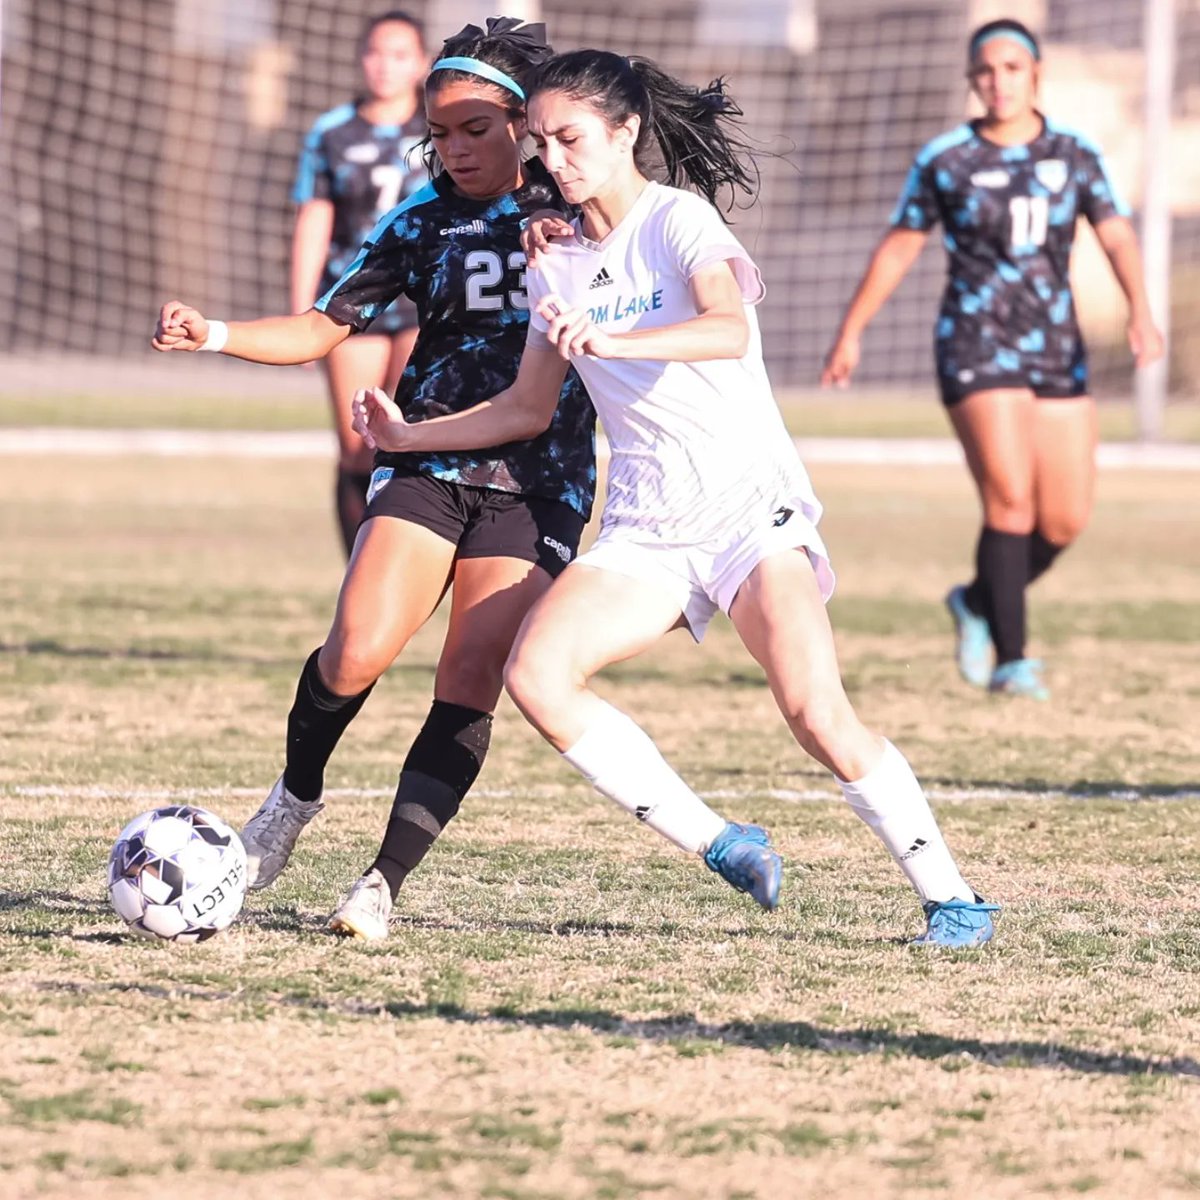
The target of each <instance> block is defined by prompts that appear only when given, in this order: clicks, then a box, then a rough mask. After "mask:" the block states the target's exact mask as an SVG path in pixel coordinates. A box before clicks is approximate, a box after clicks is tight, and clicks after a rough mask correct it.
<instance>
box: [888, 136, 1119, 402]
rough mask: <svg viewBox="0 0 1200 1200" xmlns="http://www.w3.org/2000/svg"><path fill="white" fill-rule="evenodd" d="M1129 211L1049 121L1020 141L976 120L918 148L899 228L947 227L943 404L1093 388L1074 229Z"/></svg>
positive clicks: (1086, 145) (941, 324)
mask: <svg viewBox="0 0 1200 1200" xmlns="http://www.w3.org/2000/svg"><path fill="white" fill-rule="evenodd" d="M1128 215H1129V210H1128V209H1127V208H1126V207H1125V205H1124V204H1122V202H1121V201H1120V200H1119V199H1118V197H1117V193H1116V191H1115V189H1114V187H1113V185H1112V182H1111V181H1110V179H1109V176H1108V172H1107V170H1106V169H1105V165H1104V158H1103V155H1102V154H1101V152H1100V150H1099V149H1098V148H1097V147H1096V146H1095V144H1094V143H1092V142H1090V141H1089V140H1088V139H1087V138H1085V137H1084V136H1083V135H1082V134H1079V133H1076V132H1073V131H1072V130H1069V129H1065V128H1063V127H1062V126H1060V125H1056V124H1055V123H1054V122H1053V121H1050V120H1048V119H1045V118H1043V128H1042V131H1041V133H1040V134H1038V136H1037V137H1035V138H1034V139H1033V141H1031V142H1027V143H1024V144H1022V145H1017V146H1000V145H997V144H996V143H994V142H990V141H988V140H987V139H986V138H984V137H983V136H981V134H980V133H979V132H978V130H977V128H976V127H975V125H973V124H969V123H968V124H963V125H960V126H958V128H956V129H953V130H951V131H950V132H949V133H946V134H943V135H942V136H941V137H938V138H935V139H934V140H933V141H932V142H930V143H929V144H928V145H927V146H925V147H924V149H922V150H921V152H920V153H919V154H918V155H917V158H916V161H915V162H914V163H913V166H912V169H911V170H910V171H909V174H908V180H907V182H906V184H905V187H904V191H903V193H902V194H901V196H900V200H899V202H898V203H897V205H896V209H895V211H894V212H893V214H892V219H891V224H892V226H893V227H894V228H898V229H915V230H920V231H925V230H929V229H932V228H933V227H934V225H935V224H937V223H938V222H939V221H940V222H941V223H942V227H943V240H944V242H945V246H946V250H947V253H948V254H949V256H950V263H949V273H948V278H947V282H946V291H945V294H944V296H943V299H942V307H941V312H940V314H939V317H938V324H937V333H936V347H935V349H936V359H937V371H938V376H939V379H940V381H941V384H942V392H943V397H944V399H945V400H946V402H947V403H954V402H955V401H956V400H958V399H961V398H962V397H963V396H964V395H966V394H967V393H969V392H972V391H979V390H982V389H984V388H990V387H1029V388H1032V390H1033V391H1034V392H1035V393H1037V394H1038V395H1043V396H1071V395H1081V394H1083V393H1084V392H1085V391H1086V388H1087V366H1086V356H1085V352H1084V347H1083V342H1082V339H1081V337H1080V334H1079V325H1078V322H1077V321H1076V317H1075V304H1074V300H1073V298H1072V295H1071V285H1070V279H1069V274H1068V272H1069V267H1070V259H1071V247H1072V245H1073V243H1074V240H1075V221H1076V219H1077V217H1079V216H1084V217H1086V218H1087V219H1088V220H1089V221H1090V222H1091V223H1092V225H1099V224H1100V223H1101V222H1102V221H1105V220H1108V219H1109V218H1110V217H1115V216H1128Z"/></svg>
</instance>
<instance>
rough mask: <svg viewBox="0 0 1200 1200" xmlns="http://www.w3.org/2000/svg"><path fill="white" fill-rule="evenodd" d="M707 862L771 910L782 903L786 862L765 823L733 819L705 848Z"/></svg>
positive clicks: (727, 881)
mask: <svg viewBox="0 0 1200 1200" xmlns="http://www.w3.org/2000/svg"><path fill="white" fill-rule="evenodd" d="M704 861H705V862H706V863H707V864H708V866H709V868H710V869H711V870H713V871H716V873H717V874H718V875H720V876H721V878H722V879H724V880H725V881H726V883H730V884H732V885H733V886H734V887H735V888H737V890H738V891H739V892H747V893H749V895H750V896H751V897H752V898H753V899H754V900H756V901H757V902H758V903H759V904H761V905H762V906H763V908H765V909H766V910H767V911H768V912H770V911H771V910H772V909H773V908H774V907H775V906H776V905H777V904H778V903H779V885H780V883H781V882H782V880H783V862H782V860H781V859H780V857H779V855H778V854H776V853H775V851H774V850H773V849H772V848H771V842H770V839H769V838H768V836H767V831H766V830H765V829H763V828H762V826H761V825H736V824H734V822H732V821H730V822H729V823H728V824H727V825H726V826H725V828H724V829H723V830H721V832H720V834H719V835H718V836H717V839H716V841H714V842H713V844H712V845H711V846H709V848H708V849H707V850H706V851H705V854H704Z"/></svg>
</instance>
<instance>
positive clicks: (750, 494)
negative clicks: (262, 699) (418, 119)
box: [355, 50, 996, 946]
mask: <svg viewBox="0 0 1200 1200" xmlns="http://www.w3.org/2000/svg"><path fill="white" fill-rule="evenodd" d="M529 115H530V130H531V132H532V133H533V135H534V137H535V140H536V141H537V143H538V146H539V147H540V148H541V151H542V155H543V160H544V161H545V163H546V165H547V167H548V168H549V170H550V172H551V173H552V175H553V176H554V178H555V180H556V182H557V183H558V186H559V189H560V191H561V192H562V195H563V198H564V199H566V200H567V201H568V202H570V203H572V204H575V205H578V206H579V207H580V209H581V216H580V217H579V218H578V219H577V220H576V222H574V224H573V226H572V227H571V230H570V233H571V236H570V238H569V240H568V241H567V242H566V244H565V245H561V246H557V247H555V248H554V249H551V250H550V251H548V252H546V253H543V254H542V255H541V256H540V257H539V258H538V260H537V265H536V269H533V270H531V271H530V272H529V277H528V288H529V298H530V307H531V310H532V315H531V318H530V326H529V340H528V342H527V345H526V351H525V355H524V358H523V359H522V363H521V368H520V371H519V373H518V376H517V380H516V382H515V383H514V384H513V386H512V387H511V388H509V389H508V390H507V391H506V392H504V393H501V394H500V395H498V396H496V397H494V398H493V399H492V400H489V401H485V402H484V403H482V404H480V405H477V406H476V407H475V408H473V409H468V410H466V411H464V412H460V413H456V414H454V415H452V416H448V417H443V418H435V419H433V420H429V421H424V422H421V423H419V424H414V425H408V424H406V423H405V422H404V421H403V418H402V415H401V414H400V412H399V410H398V409H397V408H396V407H395V406H394V405H392V404H391V403H390V401H389V400H388V399H387V397H386V395H385V394H383V393H380V392H379V391H372V392H368V393H360V395H359V397H358V398H357V400H356V417H355V420H356V425H357V427H358V428H359V430H360V432H362V433H363V434H364V436H365V437H367V439H368V440H370V441H374V442H375V443H377V444H378V445H380V446H381V447H383V448H385V449H392V448H402V449H406V450H408V449H415V448H418V447H419V448H421V449H431V448H433V447H435V446H436V447H443V448H452V447H466V446H475V445H491V444H494V443H497V442H503V441H506V440H508V439H510V438H513V437H525V436H529V431H531V430H533V429H535V428H541V427H543V426H544V425H545V423H546V422H547V421H548V420H549V418H550V415H551V413H552V412H553V407H554V401H555V397H554V395H553V394H552V389H551V388H550V387H549V386H547V385H548V384H549V383H552V382H553V379H552V378H551V379H547V378H546V376H547V374H548V373H547V372H546V370H545V365H544V364H545V357H546V355H547V354H551V353H555V352H557V353H558V354H559V356H560V358H561V361H562V368H563V369H564V370H565V369H566V365H567V363H568V361H569V362H570V363H571V364H572V365H573V366H574V367H575V368H576V370H577V371H578V372H579V374H580V376H581V377H582V378H583V381H584V384H585V385H586V387H587V389H588V392H589V394H590V395H591V397H592V402H593V404H594V405H595V406H596V410H597V412H598V414H599V416H600V420H601V422H602V424H603V425H604V428H605V431H606V433H607V434H608V438H609V441H610V444H611V446H612V454H613V457H612V466H611V468H610V476H609V485H608V498H607V500H606V502H605V507H604V514H603V518H602V523H601V532H600V536H599V538H598V539H597V541H596V543H595V544H594V545H593V547H592V548H591V549H590V550H589V551H588V552H586V553H585V554H583V555H581V556H580V557H579V559H577V560H576V562H575V563H574V564H572V565H571V566H570V567H568V568H567V569H566V571H564V572H563V573H562V575H561V576H560V577H559V578H558V580H556V582H555V583H554V584H553V585H552V586H551V588H550V589H549V591H548V592H547V593H546V595H545V596H543V597H542V599H541V600H540V601H539V602H538V603H537V604H536V605H535V606H534V607H533V609H532V610H531V611H530V613H529V615H528V617H527V618H526V620H525V622H524V624H523V626H522V628H521V632H520V634H519V635H518V637H517V641H516V644H515V645H514V647H513V651H512V654H511V656H510V658H509V661H508V665H507V668H506V672H505V682H506V684H507V687H508V690H509V693H510V695H511V696H512V698H513V700H514V701H515V702H516V704H517V706H518V707H519V708H520V709H521V710H522V712H524V714H525V715H526V717H527V718H528V719H529V720H530V721H531V722H532V723H533V724H534V725H535V726H536V727H537V729H538V730H539V731H540V732H541V733H542V734H543V736H544V737H546V738H547V740H549V741H550V742H551V744H552V745H554V746H555V747H556V748H557V749H558V750H559V751H561V752H562V754H563V756H564V757H565V758H566V759H567V761H568V762H570V763H571V764H572V765H573V766H575V767H576V768H577V769H578V770H579V771H580V772H582V773H583V774H584V775H585V776H586V777H587V778H588V779H589V780H591V782H592V783H593V784H594V785H595V786H596V788H597V789H598V790H599V791H601V792H603V793H604V794H605V795H607V796H609V797H610V798H611V799H613V800H615V801H616V802H617V803H618V804H619V805H621V807H623V808H625V809H626V810H627V811H629V812H631V813H633V814H634V815H636V816H637V817H638V818H639V819H640V820H642V821H644V822H645V823H646V824H648V825H650V826H651V827H652V828H654V829H656V830H657V831H658V832H659V833H661V834H663V835H664V836H666V837H667V838H669V839H670V840H671V841H673V842H674V843H675V844H676V845H678V846H680V847H682V848H684V849H687V850H690V851H693V852H698V853H700V854H702V855H703V856H704V858H705V861H706V862H707V863H708V865H709V866H710V867H712V868H713V869H714V870H716V871H718V872H719V873H721V874H722V875H724V877H725V878H727V879H729V880H730V882H732V883H734V885H735V886H738V887H742V888H743V889H744V890H747V891H750V892H751V894H752V895H754V896H755V898H756V899H758V900H759V902H760V903H762V904H763V905H764V907H774V905H775V901H776V897H777V892H778V874H777V871H776V870H775V865H774V864H775V862H777V859H775V858H774V854H773V851H772V850H771V849H770V847H769V844H768V841H767V837H766V834H765V832H764V831H762V830H761V829H759V828H758V827H757V826H738V825H731V824H729V823H727V822H726V821H725V820H724V818H723V817H721V816H719V815H718V814H717V813H715V812H713V811H712V810H711V809H710V808H709V807H708V806H707V805H706V804H704V802H703V801H702V800H701V799H700V798H699V797H698V796H697V795H696V794H695V793H694V792H693V791H692V790H691V789H690V788H688V786H687V785H686V784H685V783H684V782H683V780H681V779H680V778H679V776H678V775H677V774H676V773H675V772H674V771H673V770H672V769H671V767H670V766H668V764H667V763H666V761H665V760H664V759H663V758H662V756H661V755H660V754H659V752H658V750H657V748H656V747H655V746H654V743H653V742H652V741H651V740H650V739H649V738H648V737H647V736H646V734H645V733H644V732H643V731H642V730H641V729H640V728H639V727H638V726H637V725H636V724H635V723H634V722H633V721H632V720H630V718H629V717H627V716H625V715H624V714H623V713H621V712H619V711H618V710H617V709H615V708H614V707H612V705H610V704H608V703H606V702H605V701H604V700H602V699H601V698H600V697H599V696H597V695H596V694H595V693H594V692H593V691H591V689H590V688H589V687H588V682H589V680H590V679H591V677H592V676H593V675H594V674H595V673H596V672H597V671H599V670H600V669H602V668H603V667H605V666H607V665H608V664H610V663H613V662H617V661H621V660H623V659H627V658H630V657H632V656H633V655H636V654H638V653H640V652H641V651H642V650H645V649H647V648H648V647H649V646H651V645H653V644H654V643H655V642H656V641H657V640H658V639H659V638H660V637H661V636H662V635H663V634H664V633H666V632H667V631H668V630H670V629H674V628H679V627H681V626H682V627H686V628H688V629H690V630H691V632H692V634H693V636H694V637H695V638H696V639H697V640H699V639H700V637H701V636H702V635H703V632H704V628H705V626H706V625H707V623H708V621H709V620H710V618H711V617H712V616H713V614H714V613H715V612H716V611H717V610H718V609H721V610H723V611H725V612H726V613H728V615H729V618H730V620H731V621H732V622H733V625H734V627H735V628H736V630H737V632H738V634H739V636H740V637H741V638H742V641H743V642H744V644H745V645H746V647H747V649H748V650H749V651H750V653H751V654H752V655H753V656H754V657H755V659H756V660H757V661H758V662H759V663H760V664H761V665H762V667H763V669H764V670H765V672H766V675H767V680H768V682H769V684H770V686H771V690H772V693H773V695H774V696H775V699H776V701H777V703H778V704H779V707H780V709H781V710H782V712H783V714H784V717H785V718H786V720H787V723H788V726H789V728H790V729H791V731H792V733H793V734H794V736H795V737H796V740H797V741H798V742H799V743H800V744H801V746H802V747H803V748H804V749H805V750H807V751H808V753H810V754H811V755H812V756H813V757H814V758H815V759H817V761H819V762H821V763H822V764H823V765H824V766H826V767H827V768H829V769H830V770H831V771H832V772H833V773H834V775H835V777H836V778H837V780H838V783H839V786H840V787H841V789H842V792H843V794H844V795H845V797H846V799H847V800H848V801H849V803H850V805H851V806H852V807H853V809H854V810H855V812H857V813H858V814H859V816H860V817H862V818H863V820H864V821H866V823H867V824H868V825H869V826H870V827H871V828H872V829H873V830H874V831H875V833H876V834H877V835H878V836H879V838H880V840H881V841H882V842H883V843H884V845H885V846H886V847H887V849H888V850H889V852H890V853H891V854H892V856H893V857H894V858H895V859H896V861H897V862H898V863H899V865H900V867H901V869H902V870H903V871H904V873H905V875H906V876H907V877H908V879H909V881H910V883H911V884H912V885H913V887H914V889H915V890H916V892H917V894H918V896H919V897H920V899H921V901H922V904H923V906H924V909H925V914H926V917H927V928H926V931H925V933H924V934H923V935H922V936H921V937H919V938H918V939H917V941H918V942H919V943H922V944H930V945H943V946H978V945H981V944H982V943H984V942H986V941H987V940H988V939H989V938H990V937H991V936H992V933H993V926H992V917H991V914H992V913H993V912H995V911H996V906H995V905H992V904H987V903H986V902H984V901H983V900H982V899H981V898H980V897H979V896H978V895H976V893H975V892H974V890H973V889H972V888H971V887H970V886H969V885H968V884H967V883H966V881H965V880H964V879H963V877H962V875H961V874H960V873H959V871H958V868H957V867H956V866H955V864H954V860H953V859H952V858H951V856H950V852H949V850H948V849H947V847H946V843H945V841H944V840H943V838H942V835H941V833H940V831H939V829H938V826H937V822H936V820H935V819H934V816H933V814H932V812H931V811H930V809H929V805H928V802H927V801H926V799H925V796H924V794H923V792H922V790H921V786H920V784H919V783H918V782H917V780H916V777H915V776H914V775H913V772H912V769H911V768H910V767H909V765H908V763H907V762H906V761H905V759H904V757H903V756H902V755H901V754H900V752H899V751H898V750H897V749H896V748H895V747H894V746H893V745H892V744H891V743H890V742H888V741H886V740H885V739H883V738H881V737H880V736H879V735H878V734H875V733H873V732H871V731H870V730H868V729H867V728H866V727H865V726H863V724H862V723H861V722H860V721H859V719H858V717H857V716H856V714H855V713H854V710H853V708H852V707H851V705H850V702H849V700H848V698H847V697H846V693H845V690H844V689H843V686H842V682H841V677H840V674H839V671H838V665H837V658H836V654H835V651H834V644H833V635H832V632H831V630H830V627H829V621H828V617H827V615H826V611H825V604H824V602H825V601H826V600H827V599H828V597H829V594H830V592H831V591H832V588H833V574H832V571H831V570H830V567H829V561H828V555H827V553H826V550H825V547H824V544H823V543H822V541H821V538H820V535H819V534H818V532H817V528H816V524H817V520H818V518H819V517H820V511H821V510H820V505H819V504H818V502H817V500H816V498H815V496H814V495H813V492H812V489H811V486H810V485H809V481H808V476H807V474H806V472H805V470H804V467H803V465H802V464H801V463H800V461H799V459H798V458H797V456H796V452H795V449H794V447H793V445H792V442H791V439H790V438H789V437H788V436H787V433H786V431H785V429H784V427H783V423H782V421H781V420H780V418H779V414H778V410H777V409H776V407H775V404H774V400H773V398H772V396H771V391H770V386H769V384H768V382H767V378H766V373H765V370H764V367H763V361H762V349H761V344H760V339H759V335H758V328H757V322H756V321H755V318H754V311H753V305H754V304H756V303H757V302H758V301H759V300H760V299H761V298H762V294H763V288H762V282H761V279H760V277H759V273H758V270H757V268H756V267H755V265H754V262H753V261H752V260H751V258H750V256H749V255H748V254H747V252H746V251H745V250H744V249H743V247H742V246H741V245H740V244H739V243H738V241H737V239H736V238H735V237H733V235H732V234H731V233H730V232H729V231H728V230H727V229H726V228H725V226H724V224H723V223H722V221H721V219H720V216H719V215H718V214H717V212H716V211H715V209H714V208H713V207H712V204H711V203H710V202H711V201H714V200H715V199H716V197H717V195H718V194H719V192H720V190H721V189H722V188H723V187H726V186H729V187H731V188H737V187H740V188H742V189H744V190H745V191H747V192H750V193H753V190H754V189H753V176H752V174H751V173H750V171H749V170H748V169H747V167H746V166H745V165H744V162H743V158H742V156H743V154H744V146H743V145H742V143H741V142H740V141H739V140H738V138H737V136H736V133H735V131H734V128H733V124H732V119H733V118H734V117H735V116H736V115H738V110H737V109H736V108H735V107H734V106H733V104H732V102H731V101H730V100H729V99H728V98H727V97H726V96H725V94H724V91H723V88H722V87H721V85H720V83H719V82H718V83H714V84H712V85H710V86H709V87H708V88H706V89H704V90H702V91H698V90H696V89H693V88H689V87H687V86H686V85H684V84H681V83H679V82H678V81H676V80H673V79H671V78H670V77H669V76H666V75H664V74H662V72H660V71H658V70H657V68H655V67H653V66H652V65H651V64H649V63H646V62H644V61H641V60H634V61H632V62H631V61H630V60H628V59H625V58H622V57H620V56H618V55H616V54H610V53H607V52H601V51H594V50H581V51H576V52H574V53H571V54H566V55H561V56H556V57H555V58H553V59H551V60H550V61H549V62H548V63H547V64H545V65H544V66H543V68H542V69H541V70H540V72H539V75H538V79H537V83H536V84H535V86H534V88H533V91H532V93H531V96H530V106H529ZM652 142H657V149H658V150H659V152H660V153H661V156H662V160H663V161H664V162H665V164H666V171H667V177H668V180H669V181H670V183H672V184H674V183H677V182H687V183H689V184H691V185H692V186H693V187H694V188H695V189H696V190H698V191H700V192H701V193H703V195H704V196H705V197H707V199H706V200H704V199H701V198H699V197H698V196H695V195H691V194H689V193H686V192H682V191H680V190H678V189H677V188H675V187H674V186H670V187H667V186H663V185H661V184H658V183H654V182H651V181H650V180H649V179H648V178H647V176H646V174H644V173H643V171H642V170H641V169H640V168H639V162H640V161H641V158H642V151H644V150H645V149H647V148H648V146H649V144H651V143H652Z"/></svg>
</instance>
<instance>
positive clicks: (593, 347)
mask: <svg viewBox="0 0 1200 1200" xmlns="http://www.w3.org/2000/svg"><path fill="white" fill-rule="evenodd" d="M537 311H538V316H540V317H542V318H543V319H544V320H546V321H548V322H549V323H550V328H549V330H548V331H547V334H546V336H547V337H549V339H550V344H551V345H552V346H554V347H555V348H557V350H558V352H559V354H560V355H562V357H563V358H565V359H570V357H571V356H572V355H573V354H590V355H592V357H593V358H616V356H617V354H616V339H615V338H614V337H613V336H612V335H611V334H608V333H604V332H603V331H602V330H600V329H597V328H596V326H595V325H594V324H593V323H592V318H591V317H589V316H588V315H587V313H586V312H584V311H583V309H581V308H570V307H568V305H567V303H566V301H564V300H562V299H561V298H560V297H558V296H554V295H550V296H547V297H546V298H545V299H544V300H542V301H541V303H540V304H538V306H537Z"/></svg>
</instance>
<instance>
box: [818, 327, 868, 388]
mask: <svg viewBox="0 0 1200 1200" xmlns="http://www.w3.org/2000/svg"><path fill="white" fill-rule="evenodd" d="M860 353H861V347H860V344H859V340H858V338H856V337H851V336H850V335H849V334H846V333H843V334H842V335H841V336H840V337H839V338H838V340H837V341H836V342H834V343H833V345H832V346H831V347H830V349H829V353H828V354H826V355H825V368H824V370H822V372H821V386H822V387H840V388H844V387H846V386H847V385H848V384H849V383H850V376H851V375H853V374H854V368H855V367H857V366H858V358H859V354H860Z"/></svg>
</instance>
